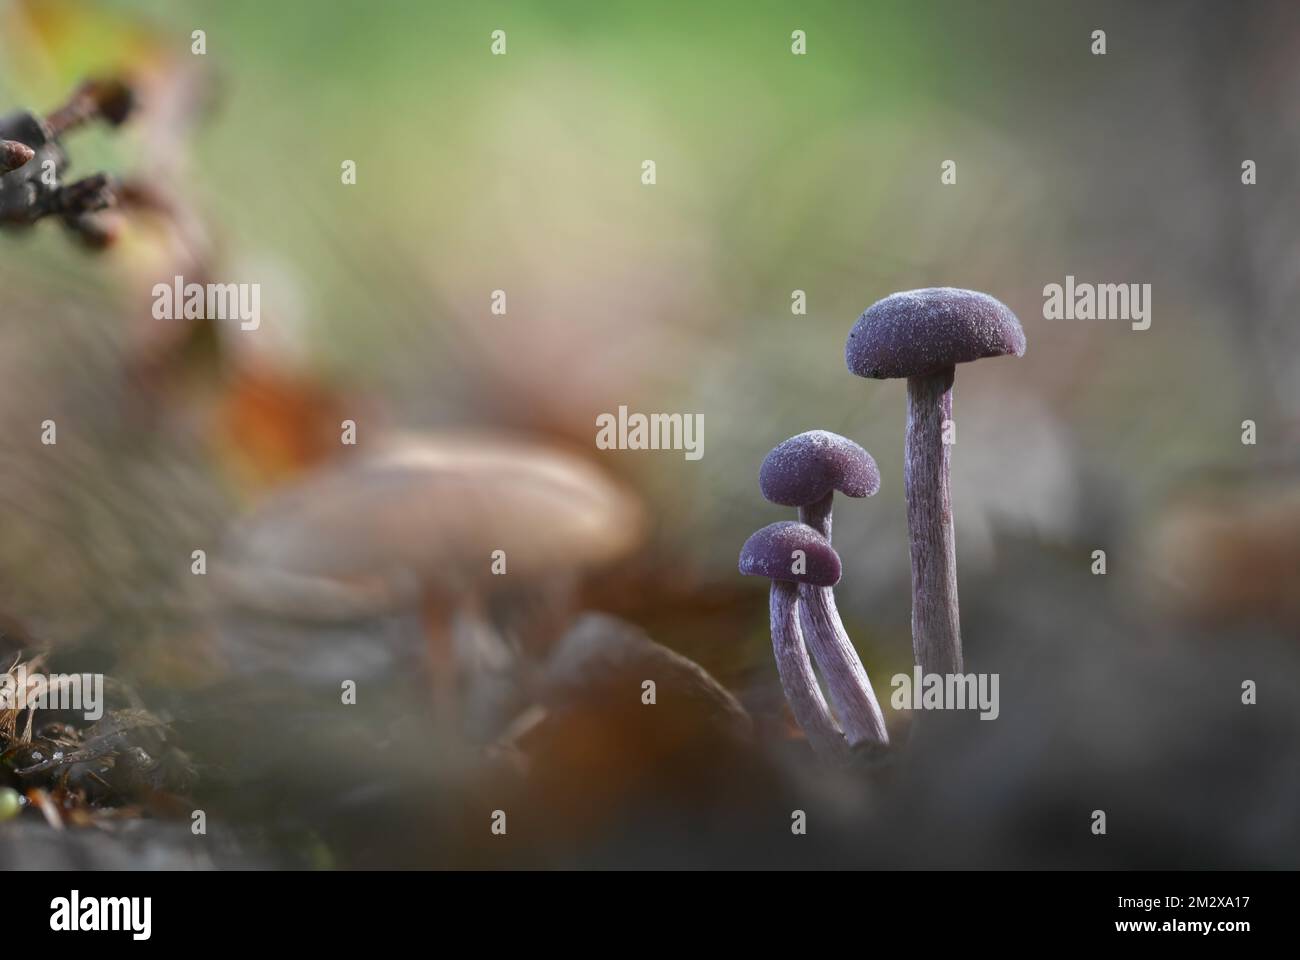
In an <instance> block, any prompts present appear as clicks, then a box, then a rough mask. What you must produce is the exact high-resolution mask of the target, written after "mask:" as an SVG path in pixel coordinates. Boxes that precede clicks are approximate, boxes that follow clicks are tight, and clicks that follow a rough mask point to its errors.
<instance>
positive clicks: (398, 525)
mask: <svg viewBox="0 0 1300 960" xmlns="http://www.w3.org/2000/svg"><path fill="white" fill-rule="evenodd" d="M643 528H644V521H643V515H642V510H641V506H640V504H639V502H638V501H637V500H636V499H635V498H634V497H633V496H632V495H631V494H629V493H627V492H626V491H625V490H623V489H622V487H620V486H619V485H617V484H615V483H614V482H613V481H611V480H610V479H609V478H608V477H606V476H605V474H604V473H603V472H602V471H601V470H600V469H598V468H597V467H595V466H593V465H592V464H590V463H589V462H587V461H586V460H583V459H581V458H580V457H577V456H574V455H572V454H568V453H565V452H562V451H559V450H556V449H554V448H551V447H547V446H543V445H540V444H536V443H529V442H524V441H520V440H516V439H513V438H510V439H507V438H501V437H496V436H482V435H470V436H449V437H439V438H422V439H411V440H403V441H400V442H397V443H394V444H390V445H389V446H388V447H387V448H386V449H383V450H381V451H380V452H378V453H376V454H361V455H360V456H358V457H357V458H356V459H349V460H348V461H346V462H344V463H342V464H335V465H330V466H327V467H324V468H322V469H320V470H318V471H316V472H315V473H314V474H312V475H310V476H309V477H308V478H307V479H306V480H304V481H302V482H301V483H298V484H295V485H294V486H292V487H290V488H288V489H286V490H284V491H283V492H281V493H278V494H275V495H273V496H272V497H270V498H269V499H268V500H267V501H266V502H264V503H263V504H262V505H261V506H260V507H258V508H257V509H256V510H254V511H253V513H251V514H250V515H248V516H247V517H245V518H244V519H242V520H241V521H239V522H238V523H237V524H236V525H235V527H234V528H233V529H232V531H231V533H230V535H229V538H228V541H227V543H226V547H225V550H224V551H223V560H222V563H221V567H220V570H221V577H220V578H219V580H218V583H219V584H220V588H221V590H222V592H223V594H224V595H225V597H226V599H227V600H229V601H231V602H233V603H234V604H236V605H237V606H240V607H243V608H246V609H253V610H258V611H261V612H264V613H272V614H277V615H281V616H290V617H298V618H312V619H317V620H340V619H347V618H349V617H361V616H370V615H374V614H377V613H383V612H388V611H391V610H395V609H399V608H401V607H403V606H404V605H408V604H411V603H413V602H415V601H418V600H419V599H420V598H421V597H428V596H440V597H450V598H453V599H454V598H455V597H457V596H458V595H461V594H465V593H471V592H474V591H477V590H482V589H486V588H487V587H488V586H490V585H495V584H497V583H500V584H501V585H503V586H507V587H515V586H518V585H519V584H521V583H528V582H541V581H547V580H550V579H552V578H554V579H558V580H563V579H566V578H570V577H573V576H574V575H577V574H579V573H581V572H582V571H584V570H586V569H588V568H590V567H594V566H597V565H600V564H602V563H606V562H609V561H611V560H614V559H616V558H617V557H619V556H621V555H623V554H625V553H626V552H628V551H629V550H630V549H631V548H632V547H633V546H634V545H635V544H636V543H637V542H638V541H639V539H640V537H641V533H642V531H643ZM495 550H503V551H504V552H505V555H506V573H505V575H503V576H493V574H492V570H491V567H492V554H493V551H495Z"/></svg>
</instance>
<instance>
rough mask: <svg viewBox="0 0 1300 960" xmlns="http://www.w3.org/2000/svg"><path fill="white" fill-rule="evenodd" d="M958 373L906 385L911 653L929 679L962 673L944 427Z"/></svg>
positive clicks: (947, 370) (911, 379) (910, 380)
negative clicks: (929, 675)
mask: <svg viewBox="0 0 1300 960" xmlns="http://www.w3.org/2000/svg"><path fill="white" fill-rule="evenodd" d="M955 373H956V370H955V368H953V367H945V368H943V369H942V370H939V371H937V372H935V373H930V374H926V375H924V376H916V377H908V379H907V441H906V449H905V451H904V461H905V462H904V469H903V485H904V487H905V488H906V492H907V532H908V539H909V541H910V544H911V555H912V651H913V652H914V653H915V655H916V662H917V663H918V664H920V665H921V669H922V670H923V671H924V672H925V673H939V674H947V673H960V672H961V670H962V662H961V620H960V617H959V615H958V610H957V554H956V545H955V541H954V537H953V529H952V499H951V497H950V495H949V492H948V446H947V444H945V443H944V442H943V425H944V421H946V420H949V419H951V417H952V385H953V379H954V375H955Z"/></svg>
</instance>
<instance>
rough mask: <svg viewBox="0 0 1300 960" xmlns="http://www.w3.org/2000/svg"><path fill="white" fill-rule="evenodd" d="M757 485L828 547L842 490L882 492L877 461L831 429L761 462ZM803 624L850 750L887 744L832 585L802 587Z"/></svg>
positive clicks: (805, 436)
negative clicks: (866, 744)
mask: <svg viewBox="0 0 1300 960" xmlns="http://www.w3.org/2000/svg"><path fill="white" fill-rule="evenodd" d="M758 486H759V489H760V490H762V492H763V496H764V497H766V498H767V499H768V500H770V501H772V502H773V503H779V504H782V505H783V506H787V507H798V508H799V520H800V521H801V522H803V523H806V524H808V526H810V527H812V528H813V529H814V530H816V531H817V532H818V533H820V534H821V535H822V536H823V537H825V538H826V542H827V543H829V542H830V540H831V502H832V500H833V499H834V497H835V491H836V490H838V491H839V492H840V493H843V494H844V495H846V496H849V497H870V496H872V495H874V494H875V493H876V491H877V490H879V489H880V471H879V470H878V469H877V467H876V461H875V460H873V459H872V458H871V454H869V453H867V451H866V450H864V449H863V448H862V447H860V446H858V444H856V443H854V442H853V441H852V440H849V439H848V438H846V437H841V436H840V435H839V434H836V433H830V432H828V431H826V430H809V431H808V432H806V433H801V434H799V435H798V436H794V437H791V438H790V439H789V440H786V441H784V442H782V443H779V444H777V446H776V447H775V448H774V449H773V450H772V452H771V453H769V454H768V455H767V456H766V457H765V458H764V459H763V466H762V467H761V468H760V469H759V472H758ZM799 596H800V604H799V620H800V624H801V625H802V628H803V633H804V637H805V639H806V640H807V643H808V647H809V649H810V650H811V651H812V655H813V658H814V659H815V660H816V661H817V665H818V666H819V667H821V671H822V675H823V676H824V677H825V678H826V689H827V692H828V693H829V694H830V698H831V702H832V703H833V704H834V705H835V710H836V712H837V713H838V714H839V718H840V723H841V724H843V726H844V735H845V737H846V738H847V739H848V742H849V746H850V747H853V746H856V745H857V744H859V743H863V742H870V743H877V744H882V745H883V744H887V743H888V742H889V734H888V733H887V732H886V730H885V718H884V715H883V714H882V713H881V710H880V704H879V703H878V702H877V701H876V694H875V691H873V690H872V689H871V680H870V679H869V678H868V677H867V671H866V669H865V668H864V667H863V666H862V661H861V660H859V659H858V654H857V651H856V650H855V649H854V648H853V641H852V640H850V639H849V635H848V633H847V632H846V631H845V629H844V624H843V622H842V621H841V620H840V614H839V611H838V610H837V609H836V607H835V591H834V590H832V589H831V588H830V587H827V586H816V585H813V584H803V585H801V586H800V587H799Z"/></svg>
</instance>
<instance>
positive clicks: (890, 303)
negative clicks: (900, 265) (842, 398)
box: [844, 287, 1025, 380]
mask: <svg viewBox="0 0 1300 960" xmlns="http://www.w3.org/2000/svg"><path fill="white" fill-rule="evenodd" d="M1024 352H1025V331H1024V330H1022V329H1021V327H1020V321H1019V320H1017V319H1016V315H1015V314H1014V313H1012V312H1011V310H1010V308H1009V307H1007V305H1006V304H1004V303H1002V302H1001V301H999V300H995V299H994V298H993V297H990V296H989V295H988V294H986V293H980V292H978V291H976V290H958V289H956V288H954V287H931V288H928V289H925V290H906V291H903V292H902V293H891V294H890V295H889V296H887V297H885V298H884V299H883V300H877V301H876V302H875V303H873V304H872V305H871V306H870V307H868V308H867V310H866V311H865V312H864V313H863V314H862V316H860V317H858V322H857V323H855V324H854V325H853V329H852V330H851V331H849V339H848V341H847V342H846V343H845V344H844V359H845V361H846V362H847V363H848V366H849V371H850V372H851V373H855V374H857V375H858V376H859V377H871V378H873V379H875V380H888V379H891V378H893V377H919V376H924V375H925V374H928V373H937V372H938V371H940V370H943V369H945V368H947V367H951V366H953V365H955V364H958V363H968V362H970V361H971V360H979V359H981V358H983V357H1002V356H1007V355H1015V356H1017V357H1019V356H1023V355H1024Z"/></svg>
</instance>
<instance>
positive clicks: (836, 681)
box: [799, 583, 889, 747]
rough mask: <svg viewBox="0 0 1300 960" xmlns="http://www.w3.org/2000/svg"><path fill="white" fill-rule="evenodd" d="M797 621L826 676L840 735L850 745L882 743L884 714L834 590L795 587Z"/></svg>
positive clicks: (884, 741) (886, 740) (885, 740)
mask: <svg viewBox="0 0 1300 960" xmlns="http://www.w3.org/2000/svg"><path fill="white" fill-rule="evenodd" d="M799 599H800V603H799V622H800V623H801V624H802V625H803V632H804V636H806V637H807V638H808V649H809V650H811V651H812V655H813V657H814V658H815V659H816V660H817V665H818V666H819V667H821V670H822V676H823V677H824V678H825V679H826V690H827V692H828V693H829V694H830V697H831V702H832V703H834V704H835V710H836V713H838V714H839V718H840V724H841V725H842V726H843V727H844V736H845V738H846V739H847V740H848V743H849V746H850V747H855V746H857V745H858V744H859V743H864V742H870V743H878V744H880V745H882V746H883V745H886V744H888V743H889V734H888V733H887V732H886V731H885V716H884V714H883V713H881V711H880V704H879V703H877V702H876V692H875V691H874V690H873V689H872V688H871V680H870V679H869V678H868V677H867V671H866V668H865V667H863V666H862V661H861V660H859V659H858V652H857V650H855V649H854V648H853V641H852V640H850V639H849V635H848V633H847V632H846V631H845V629H844V623H843V622H842V621H841V620H840V612H839V610H837V609H836V607H835V591H833V590H832V589H831V588H830V587H814V586H810V585H809V584H806V583H805V584H801V585H800V587H799Z"/></svg>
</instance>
